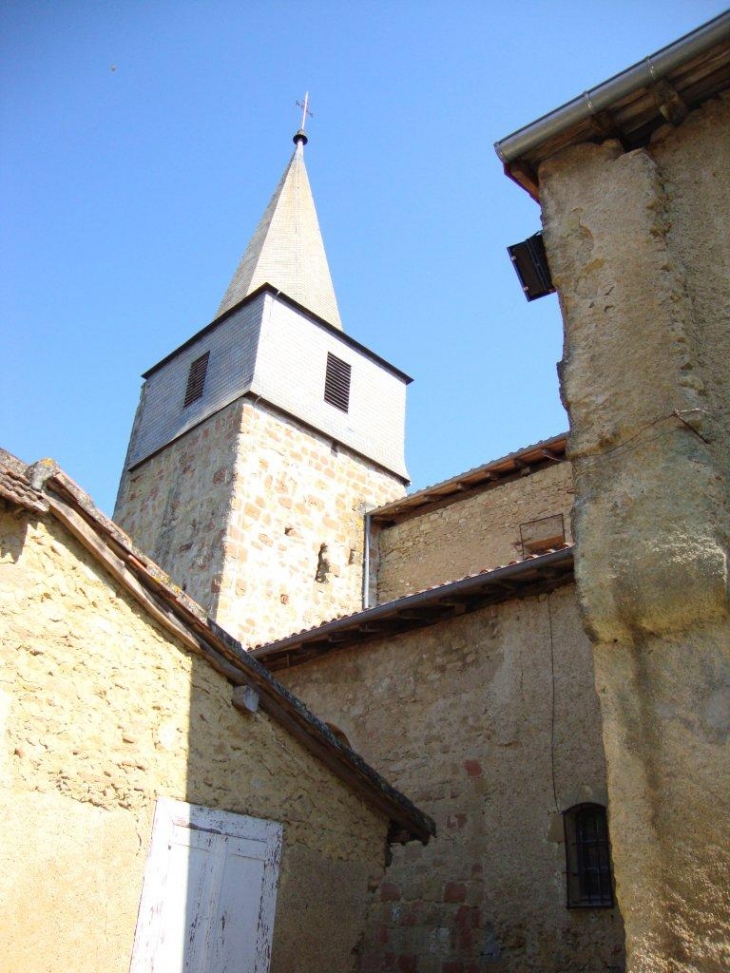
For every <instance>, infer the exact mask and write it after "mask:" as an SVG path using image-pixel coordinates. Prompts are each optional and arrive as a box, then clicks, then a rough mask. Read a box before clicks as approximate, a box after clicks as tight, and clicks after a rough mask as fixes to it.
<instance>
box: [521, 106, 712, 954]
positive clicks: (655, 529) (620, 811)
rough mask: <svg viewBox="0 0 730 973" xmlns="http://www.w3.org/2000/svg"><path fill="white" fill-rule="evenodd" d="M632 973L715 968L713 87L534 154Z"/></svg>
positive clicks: (579, 572) (581, 592) (579, 571)
mask: <svg viewBox="0 0 730 973" xmlns="http://www.w3.org/2000/svg"><path fill="white" fill-rule="evenodd" d="M540 195H541V201H542V206H543V221H544V235H545V243H546V248H547V252H548V257H549V260H550V266H551V270H552V275H553V279H554V281H555V284H556V286H557V288H558V291H559V294H560V301H561V308H562V312H563V319H564V326H565V343H564V360H563V362H562V364H561V369H560V373H561V381H562V397H563V401H564V402H565V403H566V406H567V408H568V410H569V412H570V417H571V438H570V449H571V456H572V459H573V464H574V471H575V484H576V502H575V510H574V525H575V530H576V578H577V581H578V596H579V598H580V602H581V610H582V615H583V618H584V621H585V624H586V626H587V629H588V631H589V632H590V633H591V637H592V640H593V643H594V658H595V668H596V684H597V686H598V687H599V693H600V699H601V708H602V718H603V736H604V740H605V745H606V756H607V761H608V783H609V793H610V795H611V800H612V803H613V805H614V807H615V809H616V810H615V815H614V827H613V847H614V861H615V865H616V878H617V888H618V894H619V901H620V903H621V906H622V909H623V911H624V916H625V920H626V940H627V956H628V968H629V970H630V971H631V973H696V971H699V970H701V971H708V973H710V971H713V973H714V971H716V970H725V969H730V899H729V898H728V888H730V843H728V840H727V828H726V822H727V820H728V818H730V787H728V781H730V624H729V623H728V616H729V615H730V601H729V600H728V563H729V562H730V410H729V409H728V390H729V389H730V328H728V321H730V235H729V234H728V220H729V219H730V93H728V92H724V93H723V94H722V95H720V96H719V97H717V98H714V99H712V100H710V101H708V102H706V103H705V104H704V105H703V106H702V107H701V108H699V109H697V110H695V111H692V112H690V113H689V115H688V116H687V117H686V118H685V120H684V121H683V122H682V124H680V125H679V126H678V127H673V126H670V125H666V126H664V127H663V128H661V129H659V130H658V131H657V132H656V133H655V135H654V137H653V138H652V140H651V142H650V143H649V145H647V146H646V147H644V148H641V149H637V150H635V151H633V152H624V150H623V148H622V146H621V145H619V144H618V143H617V142H615V141H613V140H609V141H607V142H605V143H603V144H602V145H580V146H575V147H573V148H571V149H569V150H566V151H564V152H563V153H561V154H559V155H557V156H555V157H554V158H551V159H548V160H547V161H546V162H544V163H543V164H542V166H541V168H540Z"/></svg>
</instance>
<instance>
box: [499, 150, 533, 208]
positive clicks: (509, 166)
mask: <svg viewBox="0 0 730 973" xmlns="http://www.w3.org/2000/svg"><path fill="white" fill-rule="evenodd" d="M504 171H505V174H506V175H507V176H509V178H510V179H511V180H512V181H513V182H516V183H517V185H518V186H520V187H521V188H522V189H525V190H526V191H527V192H528V193H529V194H530V196H532V198H533V199H534V200H535V202H536V203H539V202H540V185H539V183H538V181H537V175H536V174H535V171H534V170H533V168H532V167H531V166H528V165H527V163H526V162H523V161H522V160H521V159H515V160H514V162H506V163H505V166H504Z"/></svg>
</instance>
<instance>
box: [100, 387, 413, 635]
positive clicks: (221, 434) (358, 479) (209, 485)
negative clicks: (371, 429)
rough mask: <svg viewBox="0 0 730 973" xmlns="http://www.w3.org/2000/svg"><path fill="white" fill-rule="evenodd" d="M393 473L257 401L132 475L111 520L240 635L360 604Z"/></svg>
mask: <svg viewBox="0 0 730 973" xmlns="http://www.w3.org/2000/svg"><path fill="white" fill-rule="evenodd" d="M403 493H404V488H403V484H402V483H401V481H400V480H399V479H398V478H397V477H394V476H392V475H391V474H388V473H385V472H384V471H382V470H380V469H378V468H376V467H374V466H372V465H371V464H369V463H368V462H367V461H366V460H364V459H361V458H360V457H358V456H355V455H354V454H351V453H349V452H348V451H347V450H346V449H344V448H338V447H336V446H333V444H332V442H331V441H330V440H328V439H326V438H325V437H323V436H320V435H318V434H317V433H315V432H313V431H310V430H307V429H304V428H302V427H301V426H299V425H298V424H297V423H296V422H295V421H294V420H291V419H288V418H286V417H284V416H283V415H280V414H278V413H276V412H274V411H273V410H271V409H269V408H267V407H265V406H264V405H263V404H262V403H261V402H256V401H255V400H253V401H252V400H246V399H243V400H240V401H238V402H236V403H234V404H232V405H230V406H228V408H226V409H224V410H223V411H221V412H220V413H218V414H217V415H216V416H214V417H212V418H211V419H209V420H207V421H206V422H204V423H202V424H201V425H200V426H198V427H197V428H196V429H194V430H192V431H191V432H190V433H188V434H187V435H186V436H183V437H182V438H181V439H179V440H178V441H176V442H174V443H172V444H171V445H170V446H168V447H167V448H166V449H164V450H162V451H161V452H160V453H158V454H157V455H156V456H154V457H152V458H151V459H150V460H148V461H147V462H145V463H143V464H141V466H140V467H138V468H137V469H135V470H134V471H132V472H131V473H125V475H124V478H123V481H122V486H121V488H120V496H119V501H118V503H117V508H116V511H115V518H116V519H117V521H118V522H119V523H120V525H121V526H122V527H124V529H125V530H126V531H127V532H128V533H129V534H130V535H131V536H132V537H133V538H134V540H135V542H136V543H137V544H138V545H139V546H140V547H141V548H142V549H143V550H144V551H145V552H147V553H149V554H150V556H151V557H153V558H154V559H155V560H156V561H158V562H159V563H160V564H161V565H162V566H163V567H164V568H165V569H166V570H167V571H168V572H169V573H170V574H171V576H172V577H173V578H174V580H175V581H177V583H178V584H180V585H181V586H182V587H183V588H185V590H186V591H187V592H188V594H190V595H191V597H193V598H195V599H196V600H197V601H199V602H200V604H202V605H203V606H204V607H205V608H206V610H207V611H208V612H209V613H210V614H211V615H212V616H213V617H214V618H215V619H216V621H218V622H219V624H221V625H223V627H224V628H226V629H227V630H228V631H230V632H231V633H232V634H233V635H235V636H236V637H237V638H240V639H241V640H242V641H243V642H244V643H247V644H256V643H259V642H264V641H267V640H269V639H271V638H274V637H276V636H283V635H287V634H289V633H290V632H293V631H299V630H300V629H302V628H307V627H311V626H313V625H316V624H318V623H319V622H321V621H325V620H327V619H330V618H332V617H335V616H337V615H340V614H343V613H348V612H352V611H357V610H358V609H359V608H360V607H361V605H362V568H363V514H364V513H365V511H366V510H368V509H372V508H373V507H377V506H381V505H382V504H385V503H388V502H390V501H391V500H395V499H397V498H399V497H401V496H402V495H403Z"/></svg>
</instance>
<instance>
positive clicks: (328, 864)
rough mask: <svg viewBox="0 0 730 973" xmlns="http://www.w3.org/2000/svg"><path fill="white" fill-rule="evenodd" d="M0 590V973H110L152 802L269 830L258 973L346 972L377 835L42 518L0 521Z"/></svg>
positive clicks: (366, 816)
mask: <svg viewBox="0 0 730 973" xmlns="http://www.w3.org/2000/svg"><path fill="white" fill-rule="evenodd" d="M0 592H2V599H1V600H0V612H1V614H0V623H1V626H2V634H3V638H2V646H3V657H2V661H3V668H2V674H1V675H0V714H1V715H2V722H3V733H2V740H3V747H2V754H1V755H0V779H1V780H2V787H1V788H0V815H2V820H3V843H2V850H1V851H0V903H1V906H0V955H2V957H3V959H2V963H1V964H0V965H2V966H3V968H4V969H8V970H13V973H51V971H54V973H55V971H58V970H74V971H75V973H126V971H127V969H128V966H129V957H130V953H131V948H132V942H133V939H134V931H135V922H136V918H137V909H138V904H139V897H140V891H141V884H142V876H143V871H144V867H145V859H146V855H147V849H148V846H149V841H150V833H151V824H152V814H153V810H154V800H155V797H156V796H158V795H162V796H167V797H173V798H177V799H180V800H184V801H188V802H190V803H194V804H201V805H205V806H208V807H215V808H221V809H225V810H229V811H234V812H238V813H242V814H250V815H253V816H255V817H261V818H271V819H274V820H278V821H281V822H283V824H284V852H283V860H282V869H281V873H280V882H279V892H278V901H277V914H276V923H275V929H274V944H273V961H272V967H271V969H272V973H287V971H291V970H294V969H296V970H301V971H309V973H321V971H322V970H338V971H340V970H342V971H347V970H351V969H352V968H353V964H354V955H353V952H352V950H353V948H354V947H355V945H356V943H357V941H358V936H359V934H360V932H361V929H362V925H363V913H364V909H365V905H366V901H367V899H368V896H369V892H368V889H369V888H373V887H374V886H375V885H377V883H378V881H379V880H380V878H381V876H382V873H383V859H384V843H385V833H386V829H387V822H386V821H385V820H384V819H383V818H382V817H381V816H380V815H379V814H375V813H374V812H372V811H370V810H369V809H368V808H367V807H366V806H365V805H364V804H363V803H362V801H361V800H360V799H359V798H358V797H357V796H356V795H354V794H353V793H352V792H351V791H350V790H349V789H348V788H346V787H345V786H344V785H343V784H342V783H341V782H340V781H339V779H338V778H336V777H334V776H333V775H331V773H330V772H329V771H328V770H327V769H326V768H325V767H324V766H323V765H322V764H320V763H319V762H318V761H316V760H315V759H314V758H313V757H312V756H311V755H310V754H309V753H308V752H307V751H306V750H304V749H303V748H302V747H301V746H300V745H299V744H298V743H297V742H296V741H295V740H294V739H293V738H292V737H291V736H290V735H289V734H288V733H287V732H285V731H284V730H283V729H282V727H281V726H280V725H279V724H278V723H276V722H274V721H272V720H271V719H270V718H269V717H267V716H266V715H265V714H264V713H263V712H261V711H259V712H258V713H257V714H256V715H254V716H245V717H244V716H243V715H242V714H241V713H239V712H238V711H237V710H235V709H234V708H233V707H232V705H231V702H230V700H231V687H230V685H229V684H228V683H227V682H226V680H225V679H223V677H221V676H220V675H219V674H218V673H216V672H215V671H214V670H213V669H211V668H210V666H209V665H208V664H207V663H206V662H204V661H203V660H201V659H199V658H197V657H195V656H193V655H191V654H190V653H189V652H187V651H186V650H185V649H183V648H182V647H181V646H179V645H178V644H176V642H175V640H174V639H173V638H172V637H171V636H170V635H169V634H167V633H165V632H163V631H161V630H160V629H158V628H157V626H156V625H154V624H151V623H150V621H149V620H148V618H147V616H145V615H144V614H143V613H142V611H141V610H140V608H139V607H138V606H137V605H136V604H135V603H134V602H131V601H130V600H129V599H128V598H127V596H126V595H125V593H124V592H123V591H121V590H119V589H118V588H117V586H116V585H115V584H114V583H113V582H112V581H111V580H110V579H109V578H108V577H107V576H106V575H105V574H104V572H103V571H102V570H101V569H100V568H99V567H98V566H97V565H96V563H95V562H94V561H93V560H92V559H91V558H90V557H89V556H88V555H87V553H86V552H85V550H84V549H83V548H81V547H80V546H79V545H78V544H77V543H76V542H75V540H73V538H71V537H70V536H69V535H67V534H66V533H65V531H64V530H63V529H62V528H61V527H60V526H59V525H58V524H57V523H56V522H55V521H52V520H51V519H50V518H49V519H42V520H37V519H35V518H29V517H27V516H22V517H18V516H17V515H16V514H15V512H12V513H10V512H7V511H5V510H0ZM19 930H22V934H19Z"/></svg>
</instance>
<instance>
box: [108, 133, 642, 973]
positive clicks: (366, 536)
mask: <svg viewBox="0 0 730 973" xmlns="http://www.w3.org/2000/svg"><path fill="white" fill-rule="evenodd" d="M294 142H295V150H294V153H293V155H292V158H291V160H290V162H289V164H288V166H287V168H286V170H285V172H284V175H283V177H282V179H281V181H280V183H279V185H278V187H277V188H276V191H275V192H274V195H273V197H272V199H271V202H270V203H269V205H268V207H267V209H266V211H265V213H264V215H263V217H262V219H261V222H260V223H259V225H258V227H257V229H256V230H255V232H254V234H253V236H252V238H251V242H250V243H249V245H248V247H247V249H246V251H245V253H244V256H243V258H242V260H241V262H240V265H239V267H238V269H237V270H236V273H235V275H234V277H233V280H232V282H231V285H230V287H229V288H228V290H227V292H226V294H225V296H224V298H223V301H222V303H221V305H220V308H219V311H218V316H217V317H216V318H215V319H214V321H213V322H212V323H211V324H209V325H207V326H206V327H205V328H203V329H202V330H201V331H199V332H198V333H197V334H195V335H194V336H193V337H192V338H190V339H189V340H188V341H187V342H185V343H184V344H183V345H182V346H181V347H180V348H178V349H176V350H175V351H173V352H172V353H171V354H169V355H168V356H166V357H165V358H164V359H163V360H162V361H161V362H159V363H158V364H157V365H155V366H154V367H152V368H151V369H150V370H149V371H148V372H146V373H145V376H144V386H143V389H142V394H141V400H140V405H139V408H138V411H137V417H136V419H135V422H134V428H133V432H132V437H131V442H130V446H129V451H128V454H127V459H126V463H125V469H124V473H123V477H122V482H121V486H120V491H119V498H118V501H117V507H116V510H115V521H116V522H117V523H118V524H120V525H121V526H122V527H123V528H124V529H125V530H126V531H127V532H128V533H129V534H130V535H131V536H132V537H133V538H134V539H135V541H136V543H137V544H139V545H140V546H141V547H142V548H143V549H144V550H146V551H149V553H150V554H151V556H152V557H153V558H154V559H155V560H156V561H158V562H159V563H160V564H161V565H162V566H163V567H164V568H165V570H166V571H168V572H169V573H170V575H171V576H172V578H173V579H174V581H175V582H176V583H177V584H179V585H180V586H181V587H182V588H183V589H184V590H185V592H186V593H187V594H188V595H190V596H191V597H192V598H194V599H195V600H196V601H198V602H199V603H200V604H201V605H203V607H204V608H205V610H206V611H207V612H208V614H209V615H210V617H211V618H213V619H214V620H215V621H216V622H217V623H218V624H220V625H222V626H223V627H224V628H225V629H226V630H227V631H230V632H231V633H232V634H233V635H234V636H235V637H237V638H239V639H240V640H241V641H242V642H243V643H244V644H246V645H248V646H249V647H251V648H253V647H254V646H259V647H258V648H255V649H254V651H253V652H252V655H253V656H254V658H256V659H257V660H258V661H259V662H261V663H262V664H263V665H264V666H266V667H267V668H268V669H269V670H270V671H272V672H273V673H274V674H275V676H276V678H277V679H279V680H280V681H281V682H282V683H283V684H284V685H285V686H286V687H287V688H288V689H289V690H291V691H292V692H293V693H295V694H296V695H297V696H298V697H300V698H301V699H303V700H304V702H305V703H306V704H307V706H308V707H309V708H310V709H311V710H312V712H314V713H316V714H317V715H318V716H319V717H320V718H321V719H323V720H324V721H325V722H326V723H327V725H328V726H329V727H330V728H331V729H332V730H333V732H334V733H335V734H336V735H337V736H338V738H339V739H340V740H342V741H343V742H345V743H346V744H347V745H348V746H350V747H352V748H353V749H354V750H355V751H356V752H357V753H360V754H362V755H363V756H364V757H365V759H367V760H368V762H369V763H371V764H372V765H373V766H375V767H377V768H379V769H380V770H381V771H382V772H383V773H384V775H385V776H386V778H387V779H389V780H392V781H394V782H395V784H396V786H398V787H399V788H402V789H403V790H404V791H405V792H406V793H408V794H409V795H410V796H412V798H413V799H414V800H415V801H416V802H417V804H419V806H422V807H423V808H424V810H426V811H427V813H428V814H429V815H430V816H431V817H433V818H434V820H435V822H436V828H437V839H436V840H435V841H432V842H430V843H429V846H428V847H427V848H420V849H419V848H415V847H410V846H409V847H408V848H407V849H403V850H400V849H394V850H393V852H392V855H393V860H392V862H391V865H390V868H389V870H388V873H387V878H386V879H385V880H384V883H383V884H381V886H380V887H379V888H378V889H377V890H376V891H375V894H374V896H373V898H372V900H371V903H370V906H369V909H368V913H367V922H366V929H365V934H364V937H363V940H362V942H361V944H360V947H359V950H358V960H357V964H356V968H357V969H359V970H362V971H363V973H365V971H375V970H378V971H383V973H389V971H394V973H396V971H401V973H402V971H406V973H408V971H411V970H413V971H415V970H418V971H422V973H442V971H447V970H448V971H450V970H456V969H460V970H461V969H464V970H467V969H469V970H471V969H477V968H479V969H481V968H483V967H484V964H488V966H489V968H490V969H494V970H495V971H499V970H502V969H505V970H507V969H508V970H510V971H515V973H517V971H522V970H528V969H532V968H534V967H535V965H536V964H537V965H539V966H540V968H542V969H546V970H547V969H553V970H556V971H557V970H563V971H576V973H577V971H578V970H580V969H582V968H584V966H585V964H586V962H589V963H590V965H591V968H592V969H595V970H606V971H609V973H617V971H619V970H621V969H622V965H623V932H622V923H621V917H620V913H619V911H618V907H617V905H616V902H615V897H614V891H613V885H612V876H611V865H610V843H609V836H608V826H607V794H606V781H605V761H604V757H603V745H602V740H601V734H600V715H599V708H598V699H597V696H596V693H595V690H594V688H593V670H592V658H591V649H590V643H589V641H588V639H587V637H586V635H585V634H584V632H583V630H582V627H581V623H580V617H579V614H578V610H577V602H576V597H575V590H574V583H573V557H572V549H571V541H572V535H571V527H570V514H571V504H572V476H571V468H570V463H569V462H568V461H567V459H566V437H565V435H559V436H556V437H553V438H552V439H550V440H548V441H545V442H543V443H538V444H536V445H534V446H531V447H528V448H525V449H522V450H518V451H517V452H516V453H514V454H511V455H510V456H508V457H504V458H503V459H500V460H497V461H494V462H491V463H487V464H485V465H484V466H482V467H478V468H476V469H474V470H471V471H469V472H467V473H465V474H463V475H460V476H457V477H455V478H454V479H452V480H449V481H447V482H446V483H442V484H438V485H436V486H434V487H431V488H429V489H428V490H425V491H420V492H418V493H415V494H412V495H411V496H408V497H407V496H405V485H406V484H407V482H408V480H407V471H406V467H405V459H404V420H405V393H406V387H407V384H408V383H409V381H410V379H409V378H408V376H407V375H405V374H404V373H403V372H402V371H401V370H400V369H398V368H395V367H394V366H392V365H390V364H389V363H388V362H386V361H384V360H383V359H382V358H380V357H379V356H378V355H377V354H375V353H374V352H372V351H370V350H369V349H367V348H365V347H364V346H362V345H361V344H359V343H358V342H355V341H354V340H353V339H351V338H349V337H348V336H347V334H346V332H345V331H344V330H343V326H342V322H341V320H340V316H339V312H338V309H337V300H336V297H335V292H334V287H333V284H332V280H331V277H330V274H329V270H328V266H327V259H326V256H325V250H324V245H323V241H322V236H321V233H320V229H319V226H318V221H317V216H316V212H315V206H314V202H313V197H312V192H311V188H310V184H309V180H308V177H307V173H306V169H305V163H304V150H305V145H306V142H307V136H306V134H305V133H304V132H303V131H299V132H297V134H296V135H295V136H294ZM292 632H299V633H300V634H299V635H291V634H290V633H292ZM459 964H461V965H459ZM484 968H486V967H484Z"/></svg>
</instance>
